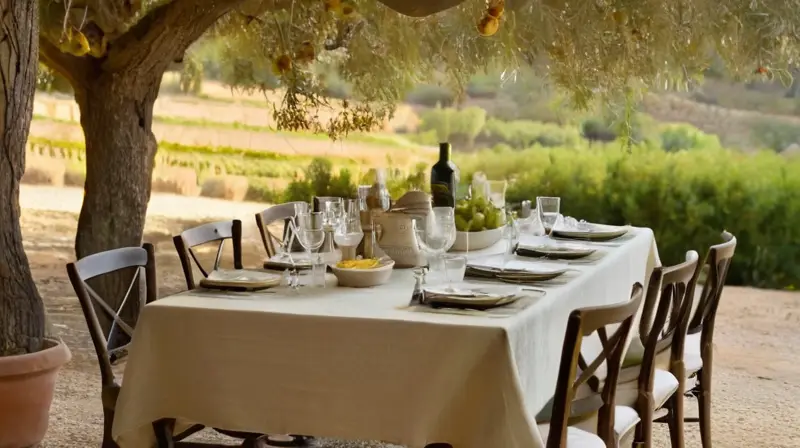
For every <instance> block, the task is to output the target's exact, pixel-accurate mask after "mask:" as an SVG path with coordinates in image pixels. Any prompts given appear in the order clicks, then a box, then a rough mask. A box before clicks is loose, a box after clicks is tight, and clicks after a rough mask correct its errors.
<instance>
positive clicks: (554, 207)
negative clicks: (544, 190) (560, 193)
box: [536, 196, 561, 235]
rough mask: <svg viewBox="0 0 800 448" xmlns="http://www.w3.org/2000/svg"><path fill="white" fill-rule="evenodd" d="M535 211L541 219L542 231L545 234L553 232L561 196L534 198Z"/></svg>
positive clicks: (559, 209) (559, 208)
mask: <svg viewBox="0 0 800 448" xmlns="http://www.w3.org/2000/svg"><path fill="white" fill-rule="evenodd" d="M536 211H537V212H538V213H539V219H540V220H541V221H542V225H543V226H544V231H545V233H546V234H547V235H550V234H551V233H552V232H553V227H555V225H556V221H557V220H558V215H559V213H561V198H559V197H547V196H539V197H537V198H536Z"/></svg>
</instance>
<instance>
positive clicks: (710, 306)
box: [688, 232, 736, 343]
mask: <svg viewBox="0 0 800 448" xmlns="http://www.w3.org/2000/svg"><path fill="white" fill-rule="evenodd" d="M722 240H723V241H724V242H723V243H721V244H717V245H715V246H711V248H710V249H709V251H708V255H707V256H706V261H705V265H706V266H708V276H707V277H706V283H705V284H704V285H703V291H702V293H701V294H700V298H699V299H698V300H699V302H698V304H697V307H696V310H697V311H695V314H694V317H692V320H691V322H690V323H689V330H688V332H689V334H694V333H697V332H699V331H703V333H704V334H705V337H706V338H707V339H708V342H709V343H710V342H711V338H712V336H713V332H714V320H715V319H716V317H717V307H718V306H719V300H720V297H722V289H723V288H724V287H725V279H726V278H727V277H728V270H729V269H730V266H731V261H732V260H733V254H734V252H736V237H735V236H733V235H732V234H730V233H728V232H722Z"/></svg>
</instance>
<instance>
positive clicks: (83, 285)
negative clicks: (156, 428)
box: [67, 243, 218, 448]
mask: <svg viewBox="0 0 800 448" xmlns="http://www.w3.org/2000/svg"><path fill="white" fill-rule="evenodd" d="M124 269H131V270H133V271H134V272H133V278H132V279H131V283H130V285H129V287H128V290H127V292H126V293H125V296H124V297H123V298H122V301H121V302H120V305H119V306H118V307H117V308H116V309H114V308H113V307H112V306H111V305H110V304H109V302H108V301H107V300H106V299H105V298H103V297H100V296H99V295H98V294H97V293H96V292H95V291H94V289H92V287H91V286H89V284H88V283H87V281H89V280H91V279H93V278H98V277H102V276H104V275H107V274H111V273H114V272H117V271H120V270H124ZM67 275H68V276H69V280H70V283H72V288H73V289H74V290H75V294H76V295H77V296H78V301H79V302H80V304H81V309H82V310H83V317H84V318H85V319H86V325H87V326H88V327H89V336H90V337H91V339H92V344H93V345H94V350H95V353H96V354H97V361H98V364H99V365H100V382H101V392H100V398H101V401H102V403H103V441H102V442H101V446H102V448H117V444H116V442H114V440H113V439H112V437H111V427H112V425H113V424H114V413H115V411H116V405H117V397H119V391H120V388H121V384H122V377H123V376H124V375H119V376H117V375H116V374H115V373H114V367H117V366H122V365H123V362H124V361H125V360H126V358H127V355H128V346H129V345H130V343H131V341H132V340H133V329H134V327H135V326H136V322H137V320H138V315H139V310H140V309H141V308H142V307H143V306H144V305H145V304H147V303H150V302H153V301H154V300H156V297H157V286H156V268H155V250H154V248H153V245H152V244H149V243H145V244H143V245H142V247H125V248H121V249H114V250H110V251H107V252H100V253H97V254H94V255H89V256H88V257H84V258H82V259H80V260H78V261H75V262H73V263H68V264H67ZM134 288H136V289H134ZM133 291H136V292H137V293H138V294H131V293H132V292H133ZM97 308H99V309H100V310H102V311H103V312H104V313H105V314H106V315H107V316H108V318H109V319H110V320H111V328H110V330H109V331H108V332H105V331H104V330H103V328H102V327H101V325H100V320H99V319H98V316H97V313H96V311H95V310H96V309H97ZM128 308H133V309H134V313H131V314H129V315H130V316H133V319H131V318H128V319H123V318H122V316H123V313H124V311H126V310H128ZM120 332H121V333H122V334H124V335H125V336H126V338H118V337H116V334H117V333H120ZM120 340H123V341H125V342H124V343H122V344H120V343H119V342H118V341H120ZM202 429H203V425H194V426H192V427H190V428H188V429H187V430H186V431H183V432H182V433H180V434H177V435H174V436H171V440H172V441H173V442H175V441H180V440H182V439H185V438H186V437H189V436H190V435H192V434H194V433H196V432H198V431H200V430H202ZM217 446H218V445H217Z"/></svg>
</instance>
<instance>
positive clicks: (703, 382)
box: [697, 363, 711, 448]
mask: <svg viewBox="0 0 800 448" xmlns="http://www.w3.org/2000/svg"><path fill="white" fill-rule="evenodd" d="M697 400H698V403H697V405H698V406H697V407H698V408H699V410H700V438H701V440H702V442H703V448H711V364H710V363H709V365H708V366H707V367H706V366H703V370H701V371H700V394H699V395H698V397H697Z"/></svg>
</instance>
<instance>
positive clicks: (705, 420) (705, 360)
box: [684, 232, 736, 448]
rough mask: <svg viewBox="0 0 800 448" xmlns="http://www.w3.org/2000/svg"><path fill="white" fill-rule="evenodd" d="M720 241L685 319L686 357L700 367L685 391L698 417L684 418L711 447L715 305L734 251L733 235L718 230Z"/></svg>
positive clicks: (711, 251) (705, 445)
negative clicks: (697, 358) (693, 400)
mask: <svg viewBox="0 0 800 448" xmlns="http://www.w3.org/2000/svg"><path fill="white" fill-rule="evenodd" d="M722 240H723V243H721V244H717V245H714V246H711V248H710V249H709V251H708V255H707V256H706V261H705V265H706V266H707V267H708V276H707V277H706V282H705V284H704V285H703V290H702V292H701V294H700V296H699V297H698V299H697V300H698V304H697V307H696V308H695V309H696V311H695V313H694V316H693V317H692V320H691V321H690V322H689V329H688V336H687V337H686V350H685V354H686V356H687V357H691V356H697V355H699V356H700V359H701V360H702V367H701V368H700V370H699V371H698V372H697V373H696V374H695V376H696V377H697V380H698V381H697V384H695V386H694V388H692V389H691V390H690V391H689V393H690V394H691V395H692V396H694V397H696V398H697V400H698V410H699V418H694V417H690V418H685V419H684V421H686V422H689V423H699V424H700V439H701V440H702V443H703V448H711V369H712V367H713V366H712V362H713V354H714V322H715V320H716V318H717V308H718V307H719V301H720V298H721V297H722V290H723V288H724V287H725V279H726V278H727V277H728V269H729V268H730V265H731V262H732V261H733V255H734V253H735V252H736V237H735V236H733V235H732V234H730V233H728V232H723V233H722Z"/></svg>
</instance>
